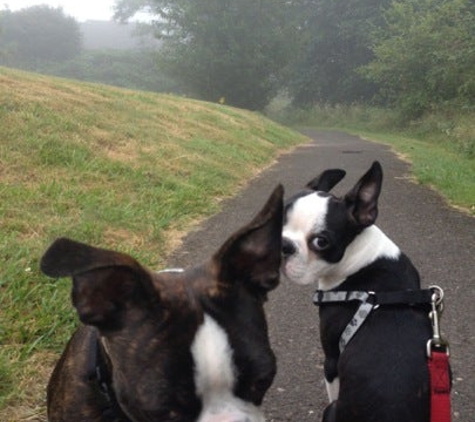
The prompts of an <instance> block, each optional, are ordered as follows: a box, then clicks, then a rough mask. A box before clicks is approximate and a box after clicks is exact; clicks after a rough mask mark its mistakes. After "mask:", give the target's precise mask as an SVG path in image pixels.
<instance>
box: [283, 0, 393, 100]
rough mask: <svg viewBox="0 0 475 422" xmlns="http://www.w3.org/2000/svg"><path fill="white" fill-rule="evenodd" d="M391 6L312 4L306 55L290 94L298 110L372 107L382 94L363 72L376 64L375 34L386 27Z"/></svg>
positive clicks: (375, 1)
mask: <svg viewBox="0 0 475 422" xmlns="http://www.w3.org/2000/svg"><path fill="white" fill-rule="evenodd" d="M389 3H390V0H314V1H309V2H307V5H306V10H305V14H306V21H304V22H305V31H304V32H306V33H307V34H308V35H307V36H306V37H307V39H306V45H305V47H304V54H303V55H302V56H301V58H300V60H299V61H298V62H297V65H296V66H295V69H294V71H293V73H292V78H291V82H290V84H289V91H290V94H291V96H292V97H293V99H294V103H295V104H296V105H300V106H302V105H304V106H305V105H311V104H315V103H328V104H337V103H343V104H351V103H354V102H366V101H369V100H370V99H371V98H372V97H373V95H374V93H375V92H376V90H377V86H376V84H375V83H374V82H373V81H370V80H367V79H364V78H363V77H362V76H361V75H360V74H359V73H358V72H357V69H358V68H359V67H360V66H362V65H364V64H367V63H369V62H370V61H371V60H372V59H373V52H372V50H371V37H370V35H371V32H372V30H373V29H374V28H375V27H378V26H379V25H380V23H381V22H382V20H383V18H382V16H383V11H384V8H385V7H387V5H388V4H389Z"/></svg>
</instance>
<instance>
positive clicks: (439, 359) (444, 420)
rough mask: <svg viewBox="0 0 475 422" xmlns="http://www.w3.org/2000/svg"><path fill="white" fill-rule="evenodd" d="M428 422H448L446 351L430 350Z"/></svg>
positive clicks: (448, 393)
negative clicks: (429, 421)
mask: <svg viewBox="0 0 475 422" xmlns="http://www.w3.org/2000/svg"><path fill="white" fill-rule="evenodd" d="M429 373H430V390H431V394H430V402H431V403H430V420H431V422H450V416H451V413H450V376H449V355H448V354H447V352H446V351H442V352H438V351H435V350H432V353H431V357H430V358H429Z"/></svg>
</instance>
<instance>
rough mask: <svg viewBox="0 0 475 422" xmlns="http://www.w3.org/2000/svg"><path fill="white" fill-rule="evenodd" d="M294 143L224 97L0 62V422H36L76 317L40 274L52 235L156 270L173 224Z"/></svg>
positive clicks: (193, 215)
mask: <svg viewBox="0 0 475 422" xmlns="http://www.w3.org/2000/svg"><path fill="white" fill-rule="evenodd" d="M304 141H305V138H304V137H302V136H301V135H299V134H297V133H295V132H293V131H291V130H289V129H286V128H284V127H282V126H280V125H278V124H275V123H273V122H271V121H270V120H267V119H265V118H263V117H261V116H259V115H258V114H255V113H251V112H246V111H242V110H237V109H234V108H231V107H226V106H221V105H218V104H210V103H203V102H198V101H192V100H188V99H184V98H178V97H174V96H167V95H157V94H152V93H144V92H136V91H129V90H123V89H114V88H111V87H106V86H101V85H94V84H84V83H76V82H72V81H68V80H62V79H56V78H50V77H44V76H39V75H35V74H29V73H24V72H17V71H12V70H7V69H4V68H0V261H1V263H2V265H1V268H0V421H2V422H11V421H20V420H29V421H30V420H38V421H42V420H44V410H45V409H44V398H45V384H46V381H47V379H48V377H49V374H50V371H51V367H52V364H53V362H54V361H55V360H56V359H57V357H58V353H59V352H60V350H61V349H62V348H63V347H64V344H65V342H66V340H67V338H68V337H69V335H70V333H71V331H72V330H73V328H74V326H75V324H76V318H75V313H74V312H73V309H72V306H71V304H70V300H69V295H70V282H69V280H66V279H61V280H51V279H48V278H46V277H44V276H43V275H42V274H40V272H39V268H38V261H39V258H40V257H41V255H42V253H43V252H44V250H45V249H46V247H47V246H48V245H49V243H50V242H51V241H52V240H53V239H55V238H56V237H58V236H68V237H72V238H74V239H77V240H80V241H84V242H89V243H92V244H94V245H97V246H102V247H107V248H115V249H118V250H121V251H123V252H126V253H130V254H132V255H133V256H134V257H136V258H137V259H139V260H140V261H142V262H143V263H144V264H145V265H147V266H150V267H151V268H160V267H161V266H162V265H163V264H164V261H165V259H166V257H167V252H169V251H170V250H171V249H172V248H173V247H175V246H176V242H177V240H179V238H180V235H181V234H182V233H184V232H186V231H187V230H188V229H190V227H192V225H193V224H196V222H198V221H200V220H202V219H203V218H204V217H205V216H208V215H210V214H212V213H215V212H217V211H218V209H219V203H220V200H221V199H222V198H225V197H228V196H230V195H232V194H234V193H236V191H237V190H238V189H239V188H241V187H242V186H243V185H244V184H245V183H246V181H248V180H250V179H251V178H252V177H253V176H255V175H256V174H257V173H258V172H259V171H260V170H261V169H262V168H263V167H266V166H267V165H269V164H270V163H271V162H272V161H273V160H274V159H275V158H276V157H277V156H278V155H279V154H280V153H282V152H283V151H285V150H288V149H290V148H291V147H292V146H293V145H296V144H298V143H302V142H304ZM257 209H258V206H257V205H256V211H257Z"/></svg>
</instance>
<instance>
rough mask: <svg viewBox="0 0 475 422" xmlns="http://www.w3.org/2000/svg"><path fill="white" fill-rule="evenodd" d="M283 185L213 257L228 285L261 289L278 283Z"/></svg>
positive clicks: (221, 283)
mask: <svg viewBox="0 0 475 422" xmlns="http://www.w3.org/2000/svg"><path fill="white" fill-rule="evenodd" d="M283 194H284V188H283V187H282V185H279V186H277V187H276V189H275V190H274V192H273V193H272V195H271V196H270V198H269V199H268V201H267V203H266V204H265V206H264V207H263V208H262V210H261V211H260V212H259V214H257V216H256V217H255V218H254V219H253V220H252V221H251V222H250V223H249V224H248V225H246V226H245V227H243V228H242V229H241V230H239V231H237V232H236V233H235V234H234V235H232V236H231V237H230V238H229V239H228V240H227V241H226V242H225V243H224V245H223V246H222V247H221V248H220V249H219V251H218V252H217V253H216V254H215V255H214V257H213V259H214V262H215V263H216V265H217V267H218V271H219V283H220V285H221V287H224V288H226V287H227V286H230V285H232V283H234V282H235V281H239V282H244V283H248V286H249V287H251V288H254V289H257V290H258V291H261V292H267V291H269V290H272V289H274V288H275V287H277V285H278V284H279V267H280V260H281V252H280V251H281V243H282V221H283Z"/></svg>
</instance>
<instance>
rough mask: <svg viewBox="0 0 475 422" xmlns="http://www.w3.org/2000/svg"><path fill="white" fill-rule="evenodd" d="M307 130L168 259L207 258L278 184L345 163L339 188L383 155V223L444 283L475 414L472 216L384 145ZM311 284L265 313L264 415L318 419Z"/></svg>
mask: <svg viewBox="0 0 475 422" xmlns="http://www.w3.org/2000/svg"><path fill="white" fill-rule="evenodd" d="M306 134H307V135H308V136H309V137H310V138H311V142H309V144H307V145H304V146H301V147H299V148H297V149H296V150H295V151H294V152H292V153H290V154H286V155H284V156H282V157H281V158H280V159H279V160H278V162H277V163H276V164H275V165H273V166H272V167H270V168H269V169H267V170H266V171H264V172H263V173H261V174H260V175H259V177H257V178H256V179H254V180H253V181H252V182H251V183H250V184H249V185H248V186H247V187H246V188H245V189H244V190H243V191H242V192H240V193H239V194H238V195H237V196H236V197H235V198H232V199H231V200H228V201H226V202H225V203H224V204H223V210H222V212H221V213H220V214H218V215H216V216H214V217H212V218H210V219H209V220H207V221H205V222H204V223H203V224H202V225H201V226H200V227H199V228H198V229H197V231H194V232H192V233H190V234H189V235H188V236H187V237H186V238H185V239H184V243H183V246H182V248H181V249H180V250H177V251H176V252H175V253H174V254H173V256H172V257H171V258H170V261H169V264H170V265H171V266H187V265H190V264H194V263H197V262H200V261H201V260H204V259H206V258H207V257H208V256H210V255H211V254H212V253H213V252H214V251H215V250H216V249H217V248H218V247H219V245H220V244H221V243H222V242H223V241H224V240H225V238H226V237H227V236H228V235H229V234H230V233H232V232H233V231H234V230H236V229H237V228H239V227H240V226H242V225H244V224H246V223H247V222H248V221H249V220H250V219H251V217H252V216H253V215H254V214H255V213H256V212H257V211H258V210H259V209H260V207H261V206H262V205H263V204H264V202H265V200H266V199H267V197H268V195H269V194H270V192H271V191H272V189H273V188H274V187H275V186H276V185H277V183H283V184H284V186H285V188H286V196H289V195H291V194H292V193H294V192H296V191H297V190H299V189H300V188H301V187H302V186H303V185H304V184H305V183H306V182H307V181H309V180H310V179H312V178H313V177H315V176H316V175H317V174H319V173H320V172H321V171H322V170H323V169H326V168H343V169H345V170H346V171H347V175H346V177H345V179H343V181H342V182H341V183H340V185H338V186H337V187H336V188H335V192H337V193H340V194H342V193H345V192H346V191H347V190H348V189H349V188H350V187H351V186H352V185H353V184H354V183H355V182H356V180H357V179H358V178H359V177H360V176H361V175H362V174H363V173H364V172H365V171H366V170H367V169H368V168H369V167H370V165H371V163H372V162H373V160H379V161H380V162H381V164H382V166H383V170H384V183H383V190H382V194H381V197H380V212H379V217H378V222H377V225H378V226H379V227H380V228H381V229H383V231H385V232H386V233H387V234H388V235H389V236H390V237H391V238H392V239H393V240H394V241H395V242H396V243H397V244H398V245H399V246H400V248H401V249H402V250H403V251H405V252H406V253H407V254H408V255H409V256H410V257H411V259H412V261H413V262H414V263H415V265H416V267H417V268H418V269H419V271H420V273H421V278H422V282H423V287H427V286H429V285H431V284H437V285H440V286H441V287H442V288H443V289H444V290H445V293H446V300H445V305H446V310H445V312H444V314H443V317H442V321H441V324H442V333H443V335H445V336H446V337H447V338H448V340H449V341H450V344H451V364H452V368H453V373H454V374H453V375H454V388H453V394H452V412H453V415H454V416H453V421H454V422H455V421H461V422H474V421H475V265H474V257H475V218H473V217H469V216H467V215H465V214H463V213H461V212H459V211H457V210H454V209H452V208H450V207H448V206H447V205H446V203H445V202H444V200H443V199H442V198H441V197H440V196H439V195H438V194H437V193H435V192H433V191H432V190H430V189H428V188H425V187H422V186H420V185H417V184H415V183H414V182H413V181H412V180H411V178H410V175H409V171H410V168H409V165H408V164H406V163H404V162H403V161H401V160H399V159H398V158H397V156H396V155H395V154H394V153H393V152H391V150H390V149H389V148H388V147H386V146H384V145H380V144H376V143H372V142H367V141H363V140H362V139H360V138H358V137H356V136H352V135H348V134H345V133H341V132H324V131H307V132H306ZM454 165H456V164H455V163H454ZM474 189H475V187H474ZM314 289H315V286H304V287H302V286H296V285H291V284H290V283H289V282H282V283H281V284H280V286H279V287H278V288H277V289H276V290H275V291H273V292H271V293H270V295H269V302H268V303H267V304H266V311H267V315H268V321H269V327H270V335H271V343H272V345H273V348H274V351H275V352H276V355H277V359H278V374H277V376H276V379H275V381H274V384H273V385H272V387H271V389H270V390H269V392H268V394H267V395H266V398H265V401H264V406H263V407H264V410H265V413H266V420H267V421H276V422H277V421H292V422H303V421H320V420H321V415H322V410H323V408H324V407H325V405H326V403H327V399H326V392H325V386H324V382H323V374H322V361H323V357H322V351H321V347H320V342H319V335H318V312H317V308H316V307H314V306H313V305H312V292H313V290H314ZM368 347H371V346H370V345H368ZM375 353H377V351H376V350H375ZM388 382H390V380H388ZM362 422H364V421H362ZM401 422H404V421H401Z"/></svg>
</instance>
